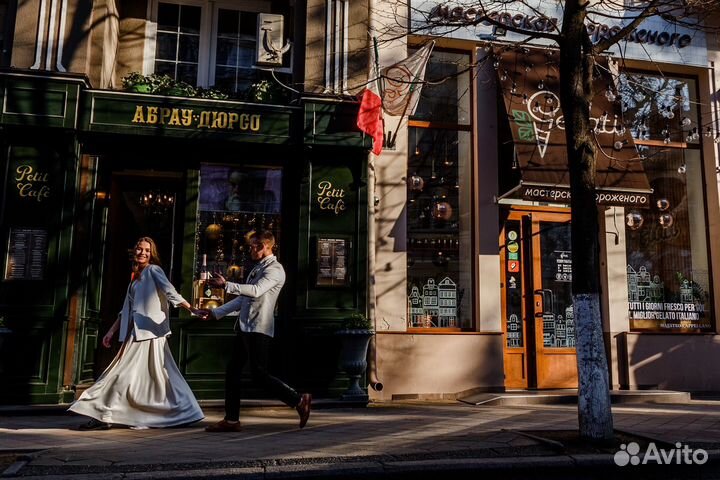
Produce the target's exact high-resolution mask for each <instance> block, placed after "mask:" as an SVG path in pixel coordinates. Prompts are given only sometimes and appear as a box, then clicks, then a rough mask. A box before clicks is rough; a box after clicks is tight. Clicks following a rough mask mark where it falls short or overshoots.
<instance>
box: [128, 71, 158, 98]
mask: <svg viewBox="0 0 720 480" xmlns="http://www.w3.org/2000/svg"><path fill="white" fill-rule="evenodd" d="M122 84H123V89H124V90H126V91H128V92H137V93H150V92H151V82H150V79H149V78H148V77H146V76H145V75H143V74H142V73H140V72H131V73H128V74H127V75H125V76H124V77H122Z"/></svg>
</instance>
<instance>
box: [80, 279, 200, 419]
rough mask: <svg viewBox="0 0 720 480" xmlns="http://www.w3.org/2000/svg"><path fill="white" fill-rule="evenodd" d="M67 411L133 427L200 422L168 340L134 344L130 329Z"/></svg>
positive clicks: (188, 387) (191, 394)
mask: <svg viewBox="0 0 720 480" xmlns="http://www.w3.org/2000/svg"><path fill="white" fill-rule="evenodd" d="M132 290H133V289H132V288H131V289H130V292H131V295H132ZM69 410H70V411H73V412H75V413H79V414H81V415H87V416H88V417H92V418H94V419H96V420H99V421H101V422H106V423H118V424H122V425H128V426H134V427H152V428H161V427H173V426H177V425H185V424H189V423H192V422H196V421H198V420H202V419H203V418H204V415H203V412H202V410H201V409H200V405H198V402H197V400H196V399H195V395H193V393H192V391H191V390H190V386H189V385H188V384H187V382H186V381H185V378H183V376H182V374H181V373H180V370H179V369H178V366H177V364H176V363H175V360H174V359H173V356H172V353H171V352H170V346H169V345H168V342H167V337H159V338H153V339H151V340H143V341H140V342H138V341H136V340H135V335H134V334H133V331H132V329H131V330H130V332H129V334H128V338H127V340H126V341H125V342H124V343H123V345H122V347H121V348H120V351H119V352H118V354H117V355H116V356H115V358H114V359H113V361H112V362H111V363H110V365H109V366H108V368H107V369H106V370H105V371H104V372H103V374H102V375H101V376H100V378H98V380H97V381H96V382H95V384H94V385H93V386H92V387H90V388H88V389H87V390H85V392H83V394H82V395H81V396H80V398H79V399H78V400H77V401H75V403H73V404H72V405H71V406H70V408H69Z"/></svg>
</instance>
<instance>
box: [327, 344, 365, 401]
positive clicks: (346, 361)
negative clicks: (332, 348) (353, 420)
mask: <svg viewBox="0 0 720 480" xmlns="http://www.w3.org/2000/svg"><path fill="white" fill-rule="evenodd" d="M336 334H337V335H339V336H340V340H341V342H342V347H341V349H340V367H341V368H342V369H343V371H344V372H345V373H347V375H348V377H349V378H350V385H349V386H348V389H347V390H346V391H345V393H343V394H342V396H341V397H340V398H342V399H343V400H347V401H353V402H367V401H368V400H369V397H368V394H367V392H366V391H365V390H363V389H362V388H361V387H360V378H361V377H362V375H363V373H365V369H366V368H367V349H368V344H369V343H370V339H371V338H372V336H373V332H372V330H339V331H338V332H337V333H336Z"/></svg>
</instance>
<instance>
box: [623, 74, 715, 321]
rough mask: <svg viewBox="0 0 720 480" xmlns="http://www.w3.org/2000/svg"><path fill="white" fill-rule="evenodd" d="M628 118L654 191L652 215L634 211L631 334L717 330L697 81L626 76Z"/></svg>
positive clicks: (629, 242)
mask: <svg viewBox="0 0 720 480" xmlns="http://www.w3.org/2000/svg"><path fill="white" fill-rule="evenodd" d="M620 92H621V93H622V100H623V105H624V107H623V110H624V112H623V115H626V116H627V120H628V121H629V122H630V124H631V126H632V127H631V128H632V132H631V133H632V135H633V136H634V138H635V142H636V144H637V145H638V152H639V154H638V161H642V162H643V167H644V171H645V174H646V175H647V177H648V182H649V184H650V186H651V188H652V190H653V193H652V196H651V201H650V205H649V208H646V209H626V211H625V219H624V220H625V235H626V246H627V247H626V249H627V250H626V253H627V282H628V300H629V305H628V308H629V317H630V329H631V330H637V331H642V330H647V331H666V332H696V331H710V330H712V311H711V306H712V299H711V288H710V272H709V259H708V249H707V246H708V244H707V230H706V223H705V208H704V198H703V191H704V188H703V183H704V182H703V168H702V163H703V162H702V152H701V150H700V148H699V140H700V132H701V128H700V127H699V125H698V119H699V115H698V111H697V101H696V98H695V92H696V85H695V82H694V81H693V80H691V79H683V78H672V77H658V76H652V75H647V74H624V75H622V76H621V81H620Z"/></svg>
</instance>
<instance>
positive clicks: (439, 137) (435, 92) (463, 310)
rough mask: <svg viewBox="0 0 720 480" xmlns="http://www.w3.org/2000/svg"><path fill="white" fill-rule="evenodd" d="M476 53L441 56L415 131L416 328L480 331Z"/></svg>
mask: <svg viewBox="0 0 720 480" xmlns="http://www.w3.org/2000/svg"><path fill="white" fill-rule="evenodd" d="M469 64H470V57H469V55H468V54H462V53H453V52H442V51H435V52H434V53H433V55H432V57H431V58H430V61H429V63H428V66H427V74H426V78H427V79H430V80H431V79H433V78H443V79H445V81H443V82H441V83H438V84H433V83H429V84H428V85H425V86H424V87H423V90H422V96H421V99H420V102H419V104H418V108H417V111H416V113H415V116H414V117H413V118H414V120H411V122H410V127H411V128H410V129H409V158H408V174H407V179H408V185H407V202H408V203H407V285H408V313H407V315H408V316H407V318H408V328H410V329H416V328H423V329H429V330H435V331H439V330H442V329H451V330H460V329H470V328H472V308H471V305H472V297H473V295H472V262H471V261H470V241H471V234H470V232H471V210H470V192H471V182H470V179H471V165H472V154H471V151H472V149H471V142H472V135H471V128H472V127H471V124H470V114H469V112H470V88H469V87H470V73H469V70H468V66H469Z"/></svg>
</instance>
